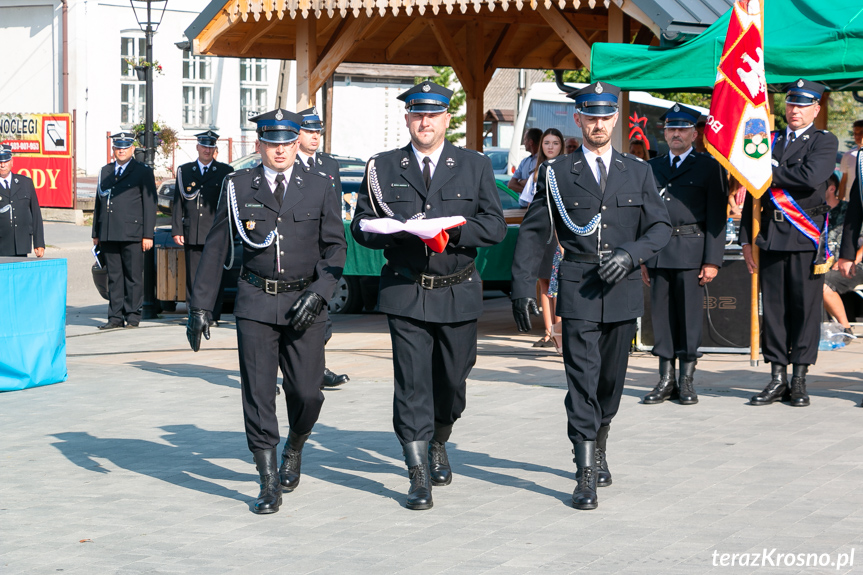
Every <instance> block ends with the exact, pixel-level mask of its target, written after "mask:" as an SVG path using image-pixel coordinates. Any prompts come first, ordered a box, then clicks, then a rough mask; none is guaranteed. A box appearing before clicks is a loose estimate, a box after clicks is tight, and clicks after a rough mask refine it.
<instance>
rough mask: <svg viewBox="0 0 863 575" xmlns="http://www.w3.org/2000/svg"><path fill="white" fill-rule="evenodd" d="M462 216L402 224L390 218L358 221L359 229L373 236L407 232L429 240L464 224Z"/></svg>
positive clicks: (411, 221) (409, 221)
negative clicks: (443, 231)
mask: <svg viewBox="0 0 863 575" xmlns="http://www.w3.org/2000/svg"><path fill="white" fill-rule="evenodd" d="M465 222H466V220H465V219H464V216H449V217H445V218H430V219H425V220H408V221H406V222H404V223H402V222H400V221H398V220H394V219H392V218H377V219H374V220H372V219H364V220H361V221H360V229H361V230H362V231H364V232H370V233H374V234H395V233H397V232H408V233H409V234H413V235H415V236H417V237H419V238H423V239H426V240H428V239H431V238H434V237H435V236H437V235H438V234H439V233H441V231H442V230H446V229H449V228H452V227H455V226H458V225H461V224H463V223H465Z"/></svg>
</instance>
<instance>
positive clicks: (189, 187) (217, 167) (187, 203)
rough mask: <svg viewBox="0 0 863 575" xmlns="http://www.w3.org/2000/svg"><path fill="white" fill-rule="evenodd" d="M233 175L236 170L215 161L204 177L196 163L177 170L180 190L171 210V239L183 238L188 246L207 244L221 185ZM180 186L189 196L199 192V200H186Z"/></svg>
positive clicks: (184, 165)
mask: <svg viewBox="0 0 863 575" xmlns="http://www.w3.org/2000/svg"><path fill="white" fill-rule="evenodd" d="M233 171H234V168H232V167H231V166H229V165H228V164H223V163H222V162H216V161H215V160H214V161H213V162H211V163H210V167H209V169H208V170H207V173H206V174H205V175H203V176H202V175H201V169H200V166H198V161H197V160H195V161H194V162H189V163H188V164H183V165H182V166H180V167H179V168H178V169H177V189H176V190H175V191H174V204H173V206H172V209H171V235H172V236H183V239H184V241H185V242H186V243H187V244H191V245H203V244H204V242H205V241H206V239H207V234H208V233H209V231H210V228H211V227H212V226H213V219H214V218H215V216H216V206H217V205H218V203H219V194H221V191H222V181H223V180H224V179H225V176H227V175H228V174H230V173H231V172H233ZM181 185H182V187H183V191H185V193H186V195H192V194H193V193H195V192H198V197H196V198H195V199H194V200H187V199H185V198H184V197H183V195H182V194H181V193H180V186H181Z"/></svg>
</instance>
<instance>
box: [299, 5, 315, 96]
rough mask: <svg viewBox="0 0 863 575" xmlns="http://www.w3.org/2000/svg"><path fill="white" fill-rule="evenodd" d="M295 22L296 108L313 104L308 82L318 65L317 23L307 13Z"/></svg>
mask: <svg viewBox="0 0 863 575" xmlns="http://www.w3.org/2000/svg"><path fill="white" fill-rule="evenodd" d="M296 22H297V110H304V109H306V108H308V107H309V106H314V105H315V93H314V92H313V91H312V86H311V83H310V80H311V77H312V72H314V71H315V67H316V66H317V65H318V44H317V36H318V33H317V23H318V21H317V20H316V19H315V18H314V17H313V16H312V15H311V14H309V16H308V18H298V19H297V20H296Z"/></svg>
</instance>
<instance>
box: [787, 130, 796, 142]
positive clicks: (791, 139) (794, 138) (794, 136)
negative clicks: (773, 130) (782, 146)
mask: <svg viewBox="0 0 863 575" xmlns="http://www.w3.org/2000/svg"><path fill="white" fill-rule="evenodd" d="M796 139H797V132H791V133H790V134H788V143H794V140H796Z"/></svg>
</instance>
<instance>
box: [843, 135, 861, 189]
mask: <svg viewBox="0 0 863 575" xmlns="http://www.w3.org/2000/svg"><path fill="white" fill-rule="evenodd" d="M858 153H860V147H859V146H857V147H854V148H851V149H850V150H848V151H847V152H845V153H844V154H842V161H841V162H839V171H840V172H842V174H843V175H844V176H846V179H845V197H846V198H848V193H849V192H850V191H851V186H853V185H854V178H855V177H857V173H856V172H857V154H858Z"/></svg>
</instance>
